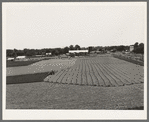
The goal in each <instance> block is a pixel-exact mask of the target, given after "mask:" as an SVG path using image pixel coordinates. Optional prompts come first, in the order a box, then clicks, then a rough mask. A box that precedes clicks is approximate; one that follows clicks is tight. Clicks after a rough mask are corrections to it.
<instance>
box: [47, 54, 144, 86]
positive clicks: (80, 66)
mask: <svg viewBox="0 0 149 122" xmlns="http://www.w3.org/2000/svg"><path fill="white" fill-rule="evenodd" d="M143 78H144V75H143V68H142V67H141V66H139V65H135V64H132V63H128V62H126V61H122V60H119V59H116V58H113V57H110V56H98V57H96V58H95V57H94V58H90V57H88V58H80V59H78V60H77V61H76V63H75V65H74V66H72V67H69V68H67V69H63V70H61V71H60V72H58V73H56V75H53V76H51V75H50V76H49V77H47V78H46V79H45V81H48V82H51V83H63V84H74V85H91V86H104V87H116V86H124V85H131V84H138V83H143V82H144V79H143Z"/></svg>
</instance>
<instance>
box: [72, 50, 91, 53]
mask: <svg viewBox="0 0 149 122" xmlns="http://www.w3.org/2000/svg"><path fill="white" fill-rule="evenodd" d="M69 53H74V54H75V53H88V50H69Z"/></svg>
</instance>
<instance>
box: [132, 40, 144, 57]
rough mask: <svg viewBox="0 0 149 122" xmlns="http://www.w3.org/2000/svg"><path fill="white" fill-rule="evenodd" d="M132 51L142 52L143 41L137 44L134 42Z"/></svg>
mask: <svg viewBox="0 0 149 122" xmlns="http://www.w3.org/2000/svg"><path fill="white" fill-rule="evenodd" d="M133 52H134V53H141V54H144V44H143V43H140V44H138V42H136V43H135V44H134V50H133Z"/></svg>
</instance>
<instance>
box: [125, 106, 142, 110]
mask: <svg viewBox="0 0 149 122" xmlns="http://www.w3.org/2000/svg"><path fill="white" fill-rule="evenodd" d="M127 110H144V106H139V107H134V108H127Z"/></svg>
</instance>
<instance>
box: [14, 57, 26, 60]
mask: <svg viewBox="0 0 149 122" xmlns="http://www.w3.org/2000/svg"><path fill="white" fill-rule="evenodd" d="M25 58H26V56H17V57H16V58H15V60H24V59H25Z"/></svg>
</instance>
